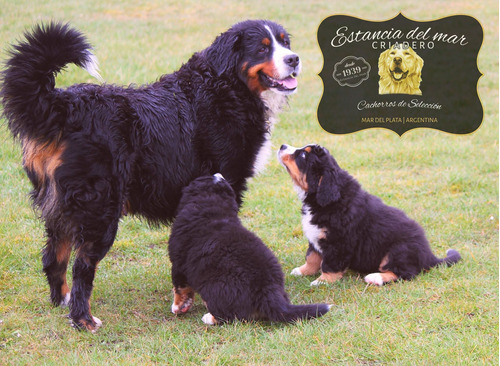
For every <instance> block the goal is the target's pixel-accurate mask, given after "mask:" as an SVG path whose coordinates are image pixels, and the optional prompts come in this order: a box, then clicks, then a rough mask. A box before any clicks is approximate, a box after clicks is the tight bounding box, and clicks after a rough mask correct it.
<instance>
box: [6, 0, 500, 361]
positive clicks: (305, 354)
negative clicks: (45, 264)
mask: <svg viewBox="0 0 500 366" xmlns="http://www.w3.org/2000/svg"><path fill="white" fill-rule="evenodd" d="M400 11H402V12H403V13H404V14H405V15H406V16H407V17H408V18H411V19H415V20H431V19H437V18H441V17H444V16H449V15H453V14H466V15H471V16H474V17H475V18H476V19H478V20H479V22H480V23H481V24H482V27H483V29H484V34H485V36H484V43H483V46H482V49H481V51H480V54H479V58H478V64H479V69H480V70H481V72H482V73H483V74H484V76H483V77H482V78H481V79H480V81H479V83H478V92H479V95H480V98H481V101H482V104H483V108H484V120H483V123H482V125H481V127H480V128H479V129H478V130H477V131H476V132H474V133H472V134H469V135H464V136H457V135H451V134H447V133H444V132H440V131H436V130H431V129H416V130H412V131H410V132H407V133H406V134H404V135H403V136H402V137H399V136H398V135H397V134H395V133H394V132H391V131H387V130H384V129H370V130H365V131H362V132H357V133H353V134H349V135H332V134H329V133H327V132H325V131H323V130H322V128H321V127H320V126H319V124H318V121H317V118H316V110H317V106H318V103H319V101H320V98H321V93H322V91H323V85H322V81H321V79H320V78H319V76H318V73H319V72H320V71H321V68H322V65H323V59H322V55H321V52H320V49H319V46H318V43H317V41H316V32H317V29H318V26H319V24H320V23H321V21H322V20H323V19H325V18H326V17H328V16H330V15H334V14H347V15H353V16H356V17H359V18H364V19H368V20H385V19H390V18H392V17H394V16H395V15H397V14H398V13H399V12H400ZM247 18H269V19H272V20H275V21H277V22H279V23H281V24H283V25H284V26H285V27H286V28H287V29H288V30H289V31H290V33H292V35H293V39H292V47H293V49H294V51H296V52H297V53H298V54H299V55H300V56H301V59H302V61H303V73H302V75H301V76H300V79H299V91H298V93H297V94H296V95H294V96H293V97H292V98H291V99H290V106H289V107H288V108H287V109H286V110H285V111H284V113H282V114H281V115H280V122H279V123H278V125H277V126H276V128H275V130H274V134H273V146H274V148H275V149H277V148H278V147H279V146H280V145H281V144H283V143H287V144H291V145H294V146H302V145H305V144H306V143H311V142H315V143H319V144H322V145H324V146H326V147H328V148H329V150H330V151H331V152H332V153H333V154H334V155H335V156H336V159H337V161H338V162H339V164H340V165H341V166H342V167H343V168H345V169H347V170H348V171H350V172H351V174H352V175H353V176H355V177H356V178H357V179H358V180H359V181H360V182H361V184H362V185H363V186H364V188H365V189H367V190H368V191H370V192H371V193H373V194H376V195H378V196H380V197H381V198H382V199H383V200H384V201H385V202H386V203H388V204H390V205H393V206H397V207H400V208H401V209H403V210H405V211H406V212H407V213H408V215H409V216H410V217H412V218H414V219H415V220H417V221H418V222H420V223H421V224H422V226H423V227H424V228H425V230H426V232H427V235H428V238H429V240H430V242H431V246H432V248H433V250H434V252H435V253H436V254H437V255H438V256H444V254H445V251H446V249H448V248H455V249H457V250H458V251H459V252H460V253H461V254H462V257H463V261H462V262H460V263H459V264H457V265H456V266H454V267H451V268H435V269H433V270H431V271H429V272H427V273H425V274H423V275H421V276H419V277H417V278H416V279H415V280H413V281H411V282H398V283H394V284H390V285H386V286H384V287H380V288H379V287H373V286H367V285H366V284H365V283H364V282H363V281H362V277H361V276H360V275H358V274H357V273H354V272H348V274H347V275H346V276H345V278H344V279H342V280H341V281H339V282H337V283H335V284H333V285H325V286H321V287H318V288H311V287H310V286H309V283H310V282H311V280H313V279H314V278H297V277H292V276H290V275H289V273H290V271H291V270H292V269H293V268H294V267H296V266H297V265H301V264H302V263H303V260H304V253H305V250H306V248H307V241H306V239H305V238H304V236H303V233H302V228H301V224H300V203H299V201H298V199H297V197H296V194H295V191H294V190H293V188H292V185H291V183H290V179H289V177H288V175H287V174H286V172H285V171H284V170H283V169H282V168H281V167H280V166H279V164H278V163H277V161H275V160H274V159H273V160H272V161H271V162H270V163H269V165H268V166H267V169H266V170H265V171H264V172H263V173H262V174H261V175H259V176H258V177H256V178H254V179H253V180H252V181H251V184H250V185H249V189H248V192H247V194H246V199H245V203H244V206H243V207H242V209H241V212H240V217H241V219H242V221H243V223H244V225H245V226H246V227H248V228H249V229H250V230H252V231H254V232H255V233H256V234H257V235H259V236H260V237H261V238H262V239H263V240H264V241H265V242H266V244H267V245H268V246H269V247H270V248H271V249H272V250H273V251H274V253H275V254H276V256H277V257H278V259H279V260H280V262H281V264H282V267H283V270H284V272H285V278H286V290H287V292H288V293H289V294H290V298H291V299H292V302H294V303H309V302H327V303H331V304H334V306H333V308H332V310H331V312H330V313H329V314H327V315H326V316H324V317H323V318H321V319H318V320H315V321H311V322H299V323H297V324H291V325H282V324H271V323H267V322H261V323H257V322H249V323H244V322H235V323H233V324H229V325H224V326H221V327H207V326H205V325H204V324H203V322H202V321H201V317H202V315H203V314H204V313H205V309H204V306H203V304H202V302H201V300H200V299H199V298H197V301H196V303H195V305H194V307H193V309H192V311H190V313H188V314H187V315H185V316H182V317H176V316H174V315H173V314H171V313H170V305H171V302H172V293H171V280H170V262H169V260H168V254H167V242H168V237H169V229H168V228H164V227H162V228H151V227H148V225H147V224H146V223H145V222H143V221H141V220H140V219H138V218H130V217H126V218H125V219H124V220H123V222H122V224H121V227H120V230H119V233H118V237H117V239H116V242H115V244H114V246H113V248H112V249H111V251H110V252H109V254H108V255H107V256H106V258H105V259H104V260H103V261H102V263H101V264H100V267H99V270H98V274H97V277H96V281H95V288H94V293H93V296H92V308H93V313H94V314H95V315H96V316H97V317H99V318H100V319H101V320H103V323H104V324H103V327H102V328H101V329H100V330H99V332H98V333H97V334H95V335H93V334H90V333H87V332H77V331H75V330H74V329H72V328H71V327H70V326H69V325H68V320H67V318H66V314H67V312H68V310H67V309H61V308H54V307H53V306H52V305H51V304H50V302H49V289H48V285H47V284H46V281H45V278H44V275H43V273H42V270H41V255H40V251H41V249H42V247H43V245H44V231H43V225H42V224H41V223H40V221H39V220H38V219H37V213H36V212H34V211H33V209H32V208H31V205H30V202H29V195H28V194H29V191H30V184H29V181H28V179H27V177H26V176H25V174H24V172H23V169H22V164H21V160H22V158H21V152H20V148H19V146H18V145H17V144H16V143H14V142H13V141H12V139H11V137H10V135H9V133H8V131H7V128H6V126H5V124H4V123H3V122H2V123H1V127H0V142H1V143H0V364H2V365H24V364H27V365H38V364H44V365H62V364H77V363H79V364H98V365H102V364H138V365H143V364H155V363H159V364H179V365H181V364H182V365H191V364H192V365H198V364H208V365H220V364H228V365H288V364H298V365H314V364H317V365H323V364H325V365H326V364H333V365H335V364H345V365H358V364H359V365H367V364H368V365H375V364H397V365H434V364H449V365H458V364H479V365H481V364H487V365H489V364H491V365H497V364H498V361H499V360H498V334H499V329H498V306H499V304H498V258H499V254H498V246H499V237H498V216H499V209H498V185H499V182H498V163H499V161H498V158H499V148H498V137H499V130H498V126H499V116H498V106H499V105H498V90H499V86H498V80H499V75H498V54H499V52H498V51H499V49H498V45H499V43H498V42H499V41H498V3H497V2H494V1H492V0H488V1H483V2H470V1H432V2H431V1H428V0H424V1H420V2H415V1H398V2H393V1H388V2H379V1H357V2H332V1H319V0H317V1H309V2H306V1H298V0H278V1H274V2H269V1H266V2H264V1H238V2H236V1H226V0H220V1H211V0H210V1H205V2H199V1H194V0H189V1H172V0H168V1H160V0H153V1H133V0H121V1H97V0H88V1H79V2H76V1H68V0H58V1H55V0H44V1H38V2H33V1H27V0H17V1H15V2H14V1H11V0H0V35H1V37H0V39H1V42H2V43H1V45H0V58H1V59H2V60H4V59H5V57H6V50H7V49H8V44H9V43H11V42H15V41H16V40H17V39H19V38H20V36H21V33H22V32H23V30H24V29H25V28H27V27H29V26H31V25H32V24H33V23H34V22H36V21H39V20H51V19H58V20H59V19H60V20H64V21H71V22H72V24H73V25H74V26H76V27H77V28H79V29H81V30H83V31H84V32H85V33H86V34H87V35H88V37H89V40H90V41H91V42H92V44H93V45H94V46H95V53H96V55H97V56H98V58H99V60H100V65H101V75H102V76H103V78H104V79H105V80H106V81H107V82H109V83H115V84H130V83H135V84H143V83H147V82H151V81H154V80H156V79H157V78H158V77H159V75H161V74H163V73H167V72H172V71H174V70H176V69H177V68H178V67H179V66H180V65H181V64H182V63H183V62H185V61H186V60H187V59H188V58H189V56H190V55H191V54H192V53H193V52H195V51H198V50H201V49H203V48H205V47H206V46H208V45H209V44H210V43H211V42H212V41H213V39H214V38H215V36H216V35H217V34H219V33H221V32H223V31H224V30H225V29H227V28H228V27H229V26H230V25H231V24H233V23H235V22H238V21H241V20H244V19H247ZM454 61H456V60H454ZM76 82H92V79H91V77H90V76H89V75H88V74H86V73H85V72H84V71H82V70H79V69H77V68H76V67H74V66H70V67H68V69H67V72H65V73H63V74H61V75H60V76H59V77H58V79H57V83H58V86H61V87H64V86H67V85H71V84H72V83H76Z"/></svg>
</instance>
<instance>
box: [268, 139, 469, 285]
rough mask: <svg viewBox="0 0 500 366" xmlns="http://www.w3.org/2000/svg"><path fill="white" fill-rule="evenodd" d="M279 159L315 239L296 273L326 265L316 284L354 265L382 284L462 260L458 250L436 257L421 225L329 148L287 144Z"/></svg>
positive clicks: (308, 232)
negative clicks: (360, 178) (379, 194)
mask: <svg viewBox="0 0 500 366" xmlns="http://www.w3.org/2000/svg"><path fill="white" fill-rule="evenodd" d="M278 158H279V161H280V163H281V164H282V165H283V166H284V167H285V168H286V169H287V171H288V173H289V174H290V176H291V178H292V181H293V183H294V185H295V188H296V190H297V191H298V193H299V197H300V198H301V200H302V201H303V206H302V227H303V230H304V233H305V235H306V237H307V239H308V240H309V249H308V250H307V254H306V263H305V264H304V265H303V266H301V267H299V268H295V269H294V270H293V271H292V274H294V275H298V276H302V275H313V274H315V273H317V272H318V271H319V269H320V268H321V270H322V274H321V276H320V277H319V278H318V279H317V280H315V281H314V282H312V283H311V285H318V284H320V283H321V282H330V283H331V282H334V281H336V280H338V279H340V278H341V277H342V276H343V274H344V273H345V272H346V271H347V269H352V270H355V271H358V272H362V273H370V274H369V275H367V276H366V277H365V281H366V282H368V283H371V284H376V285H379V286H380V285H382V284H384V283H386V282H390V281H394V280H397V279H398V278H402V279H405V280H409V279H412V278H413V277H415V276H416V275H417V274H419V273H420V272H421V271H423V270H428V269H430V268H431V267H434V266H436V265H438V264H440V263H446V264H448V265H452V264H454V263H456V262H458V261H459V260H460V254H459V253H458V252H457V251H456V250H453V249H450V250H448V252H447V257H446V258H444V259H439V258H436V257H435V256H434V254H433V253H432V251H431V248H430V246H429V242H428V241H427V238H426V237H425V233H424V230H423V229H422V228H421V227H420V225H419V224H418V223H416V222H415V221H413V220H412V219H410V218H409V217H408V216H406V214H405V213H404V212H403V211H401V210H399V209H397V208H394V207H390V206H387V205H385V204H384V203H383V202H382V200H380V198H378V197H375V196H373V195H371V194H369V193H368V192H366V191H364V190H363V189H362V188H361V186H360V184H359V183H358V182H357V181H356V180H355V179H354V178H353V177H352V176H351V175H349V173H347V172H346V171H345V170H342V169H341V168H340V167H339V166H338V164H337V162H336V161H335V159H334V158H333V157H332V156H331V155H330V154H329V152H328V150H326V149H325V148H322V147H321V146H318V145H308V146H305V147H303V148H301V149H296V148H294V147H291V146H287V145H283V146H281V148H280V150H279V151H278Z"/></svg>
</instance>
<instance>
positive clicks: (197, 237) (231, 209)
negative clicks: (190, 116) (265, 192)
mask: <svg viewBox="0 0 500 366" xmlns="http://www.w3.org/2000/svg"><path fill="white" fill-rule="evenodd" d="M168 251H169V255H170V261H171V262H172V282H173V285H174V302H173V304H172V312H173V313H175V314H183V313H185V312H187V311H188V310H189V308H190V307H191V305H192V304H193V299H194V294H195V292H198V293H199V294H200V296H201V298H202V299H203V301H204V302H205V304H206V306H207V308H208V311H209V313H207V314H205V315H204V316H203V318H202V320H203V322H204V323H205V324H210V325H213V324H222V323H225V322H229V321H232V320H235V319H238V320H259V319H266V320H271V321H282V322H293V321H296V320H298V319H310V318H315V317H319V316H322V315H324V314H325V313H327V312H328V310H329V309H330V307H329V306H328V305H326V304H309V305H292V304H290V300H289V299H288V295H287V294H286V292H285V289H284V282H285V281H284V276H283V272H282V270H281V266H280V264H279V263H278V260H277V259H276V257H275V256H274V254H273V253H272V252H271V250H270V249H269V248H267V247H266V245H265V244H264V243H263V242H262V240H260V239H259V238H258V237H257V236H256V235H255V234H253V233H252V232H250V231H248V230H247V229H246V228H245V227H243V225H242V224H241V221H240V220H239V218H238V205H237V203H236V196H235V194H234V192H233V189H232V188H231V186H230V185H229V184H228V183H227V182H226V181H225V180H224V178H223V177H222V175H220V174H216V175H214V176H207V177H200V178H197V179H195V180H194V181H193V182H191V183H190V184H189V185H188V186H187V187H186V188H185V189H184V191H183V194H182V198H181V202H180V204H179V212H178V214H177V217H176V219H175V222H174V224H173V226H172V232H171V235H170V239H169V245H168Z"/></svg>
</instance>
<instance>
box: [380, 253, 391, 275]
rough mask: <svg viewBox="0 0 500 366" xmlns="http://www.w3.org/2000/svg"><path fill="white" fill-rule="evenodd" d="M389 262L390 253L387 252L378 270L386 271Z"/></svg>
mask: <svg viewBox="0 0 500 366" xmlns="http://www.w3.org/2000/svg"><path fill="white" fill-rule="evenodd" d="M387 263H389V254H386V255H385V256H384V258H382V262H380V266H378V270H379V271H380V272H383V271H384V267H385V266H386V265H387Z"/></svg>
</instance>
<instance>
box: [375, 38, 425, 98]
mask: <svg viewBox="0 0 500 366" xmlns="http://www.w3.org/2000/svg"><path fill="white" fill-rule="evenodd" d="M423 66H424V60H422V58H421V57H420V56H419V55H417V54H416V52H415V51H413V50H412V49H411V47H407V48H404V47H402V46H399V47H398V46H392V47H391V48H389V49H388V50H386V51H384V52H382V53H381V54H380V57H379V59H378V74H379V75H380V81H379V84H378V85H379V89H378V93H379V94H413V95H422V91H421V90H420V82H421V81H422V78H421V73H422V68H423Z"/></svg>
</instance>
